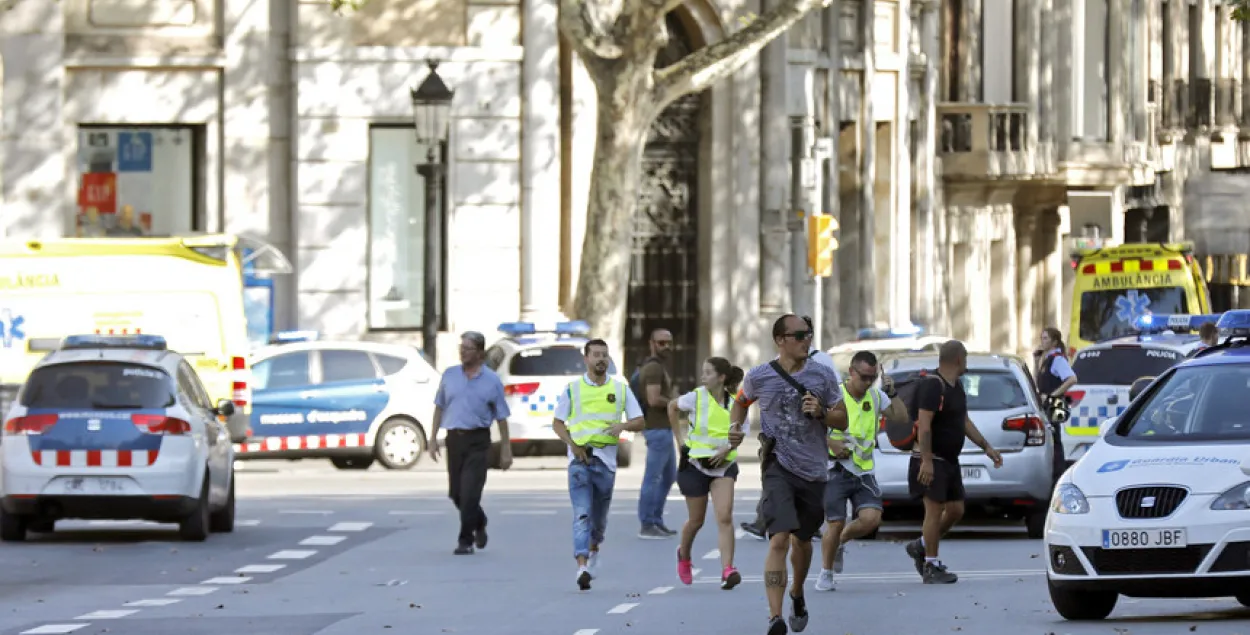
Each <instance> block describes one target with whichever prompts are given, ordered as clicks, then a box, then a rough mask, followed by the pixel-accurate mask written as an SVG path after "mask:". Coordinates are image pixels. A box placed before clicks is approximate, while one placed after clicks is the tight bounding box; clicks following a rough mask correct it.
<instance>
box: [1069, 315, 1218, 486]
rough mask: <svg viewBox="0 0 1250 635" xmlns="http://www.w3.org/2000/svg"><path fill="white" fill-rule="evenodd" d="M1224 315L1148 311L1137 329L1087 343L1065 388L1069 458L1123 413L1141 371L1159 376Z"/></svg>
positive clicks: (1189, 352)
mask: <svg viewBox="0 0 1250 635" xmlns="http://www.w3.org/2000/svg"><path fill="white" fill-rule="evenodd" d="M1219 318H1220V316H1219V315H1145V316H1142V317H1141V318H1139V319H1138V320H1137V321H1136V322H1135V326H1136V328H1137V330H1138V334H1137V335H1130V336H1125V337H1117V338H1113V339H1110V340H1106V341H1103V342H1099V343H1097V344H1093V345H1091V346H1088V347H1086V348H1084V349H1082V350H1081V351H1080V352H1079V353H1077V354H1076V357H1075V358H1074V359H1073V360H1072V372H1074V373H1076V378H1077V381H1078V382H1079V383H1077V384H1075V385H1073V386H1072V387H1071V388H1069V389H1068V392H1067V394H1066V396H1067V398H1068V403H1069V405H1070V408H1071V418H1070V419H1069V420H1068V421H1067V422H1066V423H1065V424H1064V425H1063V428H1062V434H1063V436H1062V438H1063V448H1064V455H1065V459H1066V460H1067V462H1068V463H1069V464H1070V463H1073V462H1075V461H1076V460H1077V459H1079V458H1081V456H1082V455H1084V454H1085V452H1086V451H1088V450H1089V448H1090V446H1092V445H1093V444H1094V442H1096V441H1097V440H1098V427H1099V425H1101V424H1102V422H1103V421H1106V420H1107V419H1108V418H1109V417H1116V416H1119V415H1120V414H1122V413H1123V412H1124V410H1125V408H1127V407H1128V404H1129V389H1130V388H1131V387H1132V385H1133V382H1134V381H1136V380H1137V379H1138V378H1139V377H1145V376H1149V377H1154V376H1157V375H1159V374H1160V373H1162V372H1163V371H1165V370H1167V369H1168V368H1171V367H1172V366H1174V365H1176V364H1179V363H1180V362H1182V361H1184V360H1185V359H1186V358H1188V357H1189V356H1190V355H1192V354H1193V353H1194V351H1196V350H1198V349H1199V348H1201V347H1202V341H1201V340H1199V339H1198V336H1197V335H1194V334H1192V333H1190V332H1189V331H1196V330H1197V329H1198V328H1199V327H1200V326H1202V325H1203V324H1205V323H1208V322H1215V321H1216V320H1218V319H1219Z"/></svg>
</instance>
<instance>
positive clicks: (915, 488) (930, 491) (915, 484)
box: [907, 456, 965, 503]
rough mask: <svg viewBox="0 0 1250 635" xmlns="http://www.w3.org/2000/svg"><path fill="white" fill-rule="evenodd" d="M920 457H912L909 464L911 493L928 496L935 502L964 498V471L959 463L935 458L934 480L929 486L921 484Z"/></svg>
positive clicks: (909, 487) (908, 482)
mask: <svg viewBox="0 0 1250 635" xmlns="http://www.w3.org/2000/svg"><path fill="white" fill-rule="evenodd" d="M919 476H920V457H918V456H913V457H911V463H910V464H909V465H908V466H907V489H908V490H910V491H911V495H912V496H914V497H916V498H920V497H924V498H927V499H929V500H931V501H933V502H935V503H950V502H955V501H962V500H963V499H964V495H965V492H964V473H963V471H962V470H961V469H960V467H959V464H958V463H952V462H950V461H947V460H945V459H939V458H937V457H934V458H933V480H932V481H931V482H930V483H929V486H928V487H925V486H924V485H921V484H920V480H919Z"/></svg>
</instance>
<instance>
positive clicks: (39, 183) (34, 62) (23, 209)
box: [0, 2, 78, 238]
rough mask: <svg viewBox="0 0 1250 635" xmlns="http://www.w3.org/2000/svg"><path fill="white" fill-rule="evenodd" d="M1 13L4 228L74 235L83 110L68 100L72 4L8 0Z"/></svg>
mask: <svg viewBox="0 0 1250 635" xmlns="http://www.w3.org/2000/svg"><path fill="white" fill-rule="evenodd" d="M7 4H8V6H7V7H5V9H6V11H5V13H4V14H3V16H4V17H3V18H2V19H0V61H2V62H3V65H2V66H0V82H2V83H0V100H2V101H0V116H2V120H0V193H2V195H0V205H2V206H3V210H4V211H3V213H0V236H4V237H8V238H54V237H58V236H64V235H73V231H74V228H75V226H76V222H77V220H76V214H77V206H76V205H75V203H74V201H76V200H77V194H78V179H77V178H76V174H77V170H76V169H75V167H74V164H75V160H76V157H77V152H76V150H77V148H78V136H77V130H76V126H75V124H76V122H77V120H76V118H75V113H72V112H66V108H65V97H64V94H65V80H66V73H65V66H64V57H65V25H64V13H65V9H64V7H63V6H62V5H61V4H60V3H56V2H17V3H7Z"/></svg>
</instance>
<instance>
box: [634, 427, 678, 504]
mask: <svg viewBox="0 0 1250 635" xmlns="http://www.w3.org/2000/svg"><path fill="white" fill-rule="evenodd" d="M642 435H643V437H644V438H646V440H647V469H646V472H644V473H643V475H642V492H641V493H640V494H639V495H638V520H639V521H640V522H642V525H643V526H644V527H645V526H647V525H660V524H663V522H664V503H665V501H666V500H667V499H668V493H669V491H670V490H672V489H673V481H675V480H677V450H676V449H675V448H674V445H673V431H672V430H644V431H643V433H642Z"/></svg>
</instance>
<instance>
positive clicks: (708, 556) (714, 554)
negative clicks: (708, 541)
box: [703, 549, 720, 560]
mask: <svg viewBox="0 0 1250 635" xmlns="http://www.w3.org/2000/svg"><path fill="white" fill-rule="evenodd" d="M719 557H720V549H713V550H711V551H709V552H707V553H705V554H703V559H704V560H715V559H717V558H719Z"/></svg>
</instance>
